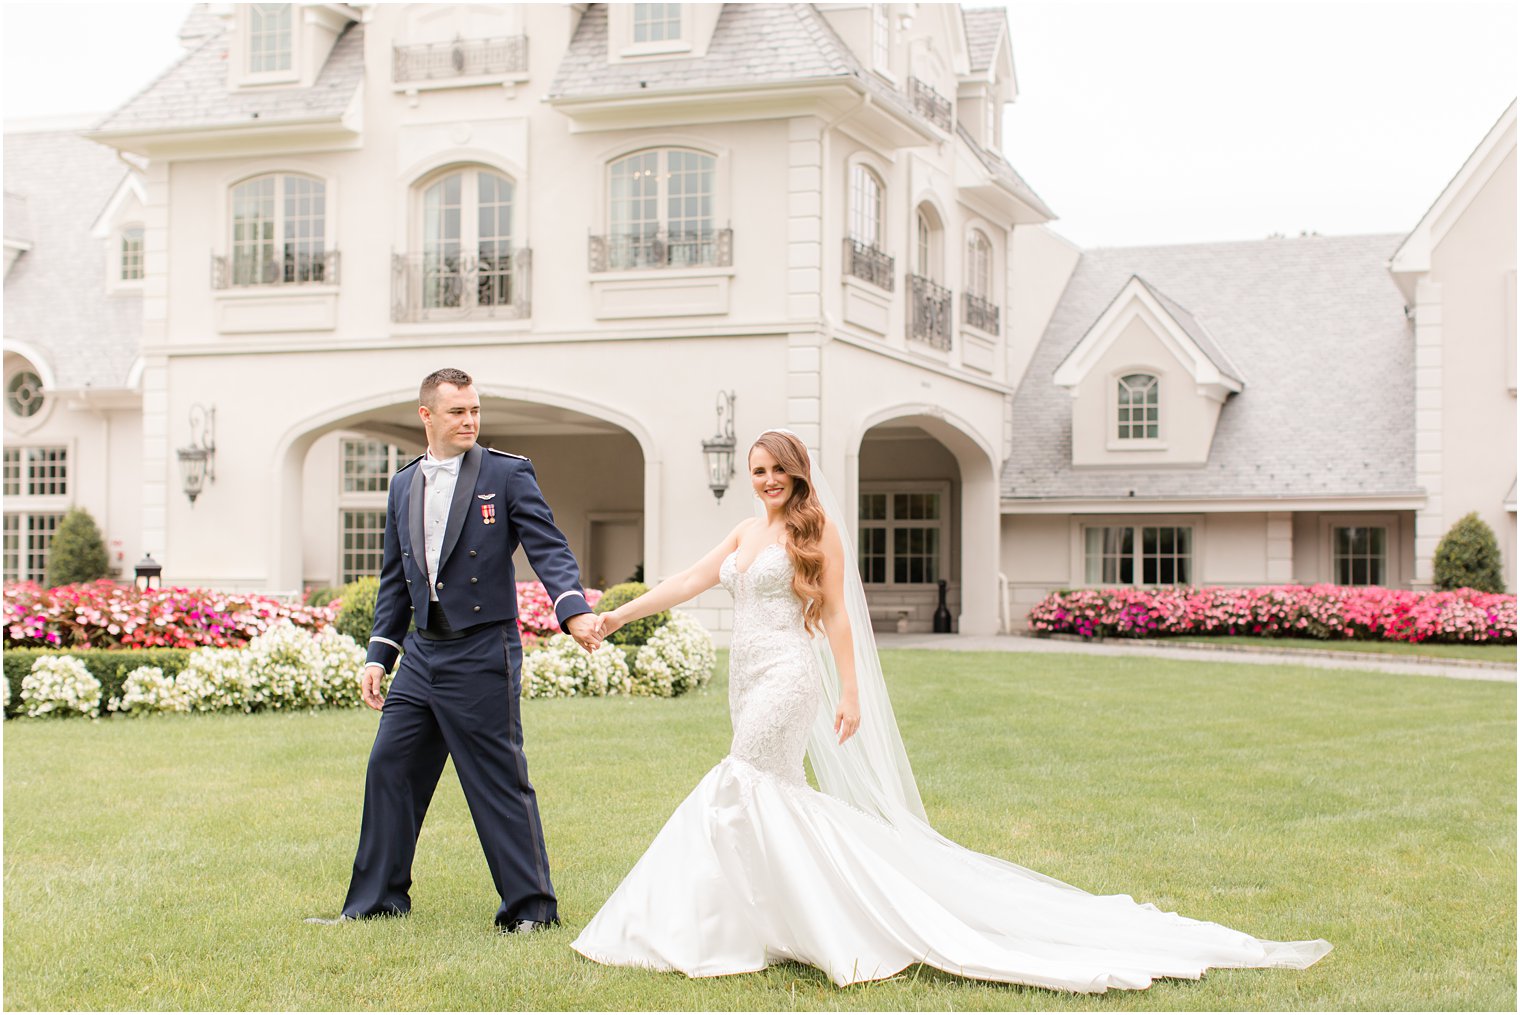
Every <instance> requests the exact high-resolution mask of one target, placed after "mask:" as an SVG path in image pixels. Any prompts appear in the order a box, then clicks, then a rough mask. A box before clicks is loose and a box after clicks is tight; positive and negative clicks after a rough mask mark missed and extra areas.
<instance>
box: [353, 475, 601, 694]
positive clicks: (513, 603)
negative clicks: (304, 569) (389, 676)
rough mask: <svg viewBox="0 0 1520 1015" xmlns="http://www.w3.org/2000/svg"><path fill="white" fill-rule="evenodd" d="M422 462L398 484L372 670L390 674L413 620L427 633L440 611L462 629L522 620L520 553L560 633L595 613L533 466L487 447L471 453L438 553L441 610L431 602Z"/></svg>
mask: <svg viewBox="0 0 1520 1015" xmlns="http://www.w3.org/2000/svg"><path fill="white" fill-rule="evenodd" d="M421 460H422V459H421V458H418V459H415V460H414V461H411V462H409V463H407V465H406V466H405V467H403V468H402V469H401V470H400V471H399V472H397V473H396V475H395V476H394V477H393V478H392V479H391V489H390V499H389V503H388V504H387V505H386V510H385V553H384V557H383V558H382V562H381V566H380V592H379V596H378V598H377V599H376V602H375V626H374V629H373V631H372V632H371V634H372V636H371V638H370V640H369V655H368V658H367V659H366V662H371V663H379V664H380V665H381V666H384V667H385V669H386V671H387V672H389V671H390V669H391V668H392V667H393V666H394V665H395V664H396V657H397V656H398V655H399V653H400V651H401V642H402V639H403V638H405V636H406V631H407V626H408V624H409V622H410V621H411V619H412V616H413V615H414V614H415V615H416V618H417V626H418V627H421V628H427V627H430V626H432V627H438V626H441V625H438V624H437V622H436V619H435V618H433V617H432V616H431V612H432V611H433V610H437V609H439V608H442V610H443V613H444V616H445V618H446V619H447V622H448V626H449V627H451V628H453V629H455V630H464V629H465V628H467V627H474V626H476V625H478V624H487V623H502V622H505V621H511V620H515V619H516V617H517V576H516V573H515V571H514V570H513V567H512V554H513V552H514V551H515V550H516V549H517V547H518V545H519V544H521V546H522V548H523V550H524V552H526V553H527V555H528V560H529V561H530V562H531V563H532V564H533V569H534V570H535V571H536V572H538V580H539V581H541V582H543V585H544V589H545V590H546V591H547V592H548V593H549V598H550V599H551V600H552V601H553V602H554V614H555V616H556V617H557V618H558V619H559V623H560V626H561V627H563V626H564V623H565V621H567V620H569V619H570V618H571V617H574V616H576V615H577V614H580V613H590V612H591V607H590V606H588V605H587V603H586V598H585V595H584V594H583V592H582V589H581V583H580V567H579V566H578V565H577V564H576V562H575V556H574V555H573V554H572V553H571V552H570V547H569V545H568V544H567V543H566V542H565V537H564V534H563V533H561V532H560V531H559V529H558V528H557V527H556V526H555V524H554V514H553V512H551V511H550V510H549V505H548V503H547V502H545V500H544V495H543V494H542V493H541V492H540V491H539V489H538V478H537V477H536V476H535V475H534V474H533V464H532V463H531V462H529V461H528V460H527V459H526V458H523V457H522V456H521V455H509V454H507V453H505V452H502V451H491V450H488V449H485V448H482V447H480V446H479V445H476V446H475V447H473V448H471V449H470V450H469V451H466V452H465V453H464V455H463V456H462V458H461V461H460V463H459V475H458V477H457V479H456V481H455V484H454V498H453V500H452V501H451V502H450V504H449V520H448V524H447V526H446V527H445V529H444V537H443V549H442V551H441V552H440V554H439V565H438V575H437V578H436V582H437V592H438V601H437V602H436V603H435V602H433V601H431V599H430V597H429V596H428V589H427V582H428V578H427V561H426V557H425V550H424V545H425V544H424V535H423V527H422V511H423V508H422V494H423V480H422V467H421V466H420V465H419V464H418V462H420V461H421Z"/></svg>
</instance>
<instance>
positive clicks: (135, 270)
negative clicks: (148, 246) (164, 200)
mask: <svg viewBox="0 0 1520 1015" xmlns="http://www.w3.org/2000/svg"><path fill="white" fill-rule="evenodd" d="M120 277H121V280H122V281H123V282H140V281H142V277H143V227H142V226H127V227H126V228H125V229H123V230H122V231H121V275H120Z"/></svg>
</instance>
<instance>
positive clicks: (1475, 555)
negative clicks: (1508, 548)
mask: <svg viewBox="0 0 1520 1015" xmlns="http://www.w3.org/2000/svg"><path fill="white" fill-rule="evenodd" d="M1432 564H1433V567H1434V569H1435V586H1436V588H1438V589H1477V590H1478V591H1479V592H1503V591H1504V568H1503V566H1502V565H1501V562H1500V557H1499V540H1497V539H1495V538H1494V530H1493V529H1491V528H1489V527H1488V523H1487V522H1485V521H1484V520H1483V519H1481V518H1479V517H1478V512H1476V511H1472V512H1469V513H1468V514H1466V515H1463V516H1462V517H1461V518H1459V519H1457V523H1456V524H1455V525H1453V526H1452V527H1451V528H1450V529H1449V530H1448V531H1447V533H1446V535H1444V536H1442V537H1441V542H1440V543H1439V544H1437V546H1436V556H1435V560H1434V561H1433V562H1432Z"/></svg>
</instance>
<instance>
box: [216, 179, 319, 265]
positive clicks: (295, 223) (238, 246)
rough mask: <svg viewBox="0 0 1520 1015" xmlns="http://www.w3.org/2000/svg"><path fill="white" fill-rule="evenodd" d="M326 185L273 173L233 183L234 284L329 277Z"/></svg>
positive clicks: (314, 180) (313, 180) (315, 180)
mask: <svg viewBox="0 0 1520 1015" xmlns="http://www.w3.org/2000/svg"><path fill="white" fill-rule="evenodd" d="M326 237H327V185H326V184H325V183H323V182H322V181H321V180H318V179H314V178H312V177H310V176H297V175H295V174H294V173H281V174H271V175H269V176H259V177H255V178H254V179H252V180H245V181H243V182H242V183H239V184H238V185H237V186H235V187H233V188H232V284H233V285H284V284H288V283H300V282H326V281H332V278H331V275H332V274H333V272H332V271H331V269H332V267H333V266H332V265H330V264H329V260H330V259H331V258H332V257H334V256H335V255H334V254H331V253H329V251H328V250H327V239H326Z"/></svg>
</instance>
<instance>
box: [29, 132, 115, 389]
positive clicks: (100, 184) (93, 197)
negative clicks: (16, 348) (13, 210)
mask: <svg viewBox="0 0 1520 1015" xmlns="http://www.w3.org/2000/svg"><path fill="white" fill-rule="evenodd" d="M126 175H127V170H126V167H125V166H123V165H122V164H121V162H120V161H119V160H118V159H117V158H116V153H115V152H113V151H112V150H111V149H109V148H107V147H105V146H104V145H98V144H95V143H94V142H93V141H86V140H85V139H84V138H82V137H80V136H79V135H78V134H77V133H76V132H74V131H52V132H48V133H15V134H7V135H5V186H6V189H7V190H8V191H10V192H12V193H14V194H16V195H17V196H19V197H22V198H25V199H26V204H27V208H28V212H29V215H30V219H31V223H30V226H31V236H30V239H31V241H32V249H31V250H28V251H27V252H26V253H24V254H22V255H21V257H20V259H19V260H18V261H17V262H16V265H15V267H13V268H12V269H11V272H10V274H9V275H7V276H6V277H5V338H6V341H7V342H25V343H26V344H28V345H31V346H35V347H36V348H37V349H38V350H40V351H41V352H42V354H43V355H45V356H46V357H47V358H48V362H49V364H50V365H51V366H52V368H53V371H54V374H55V376H56V380H57V384H58V386H59V387H63V388H82V387H85V386H92V387H97V388H118V387H122V386H124V385H125V384H126V378H127V373H128V371H129V370H130V369H131V367H132V362H133V361H134V360H135V359H136V358H137V354H138V349H139V347H140V345H141V338H142V297H141V295H139V294H137V293H123V294H118V295H108V294H107V293H106V278H105V272H106V250H105V243H106V241H105V240H100V239H96V238H95V237H93V236H91V235H90V227H91V226H92V225H93V224H94V222H95V219H96V217H97V216H99V214H100V211H101V209H102V208H103V207H104V206H105V203H106V201H107V200H108V199H109V198H110V196H111V195H112V194H113V193H114V192H115V191H116V188H117V187H118V186H120V184H121V182H122V180H123V179H124V178H125V177H126ZM10 196H11V195H10V194H9V193H8V194H7V195H6V199H7V200H6V204H7V207H9V205H10ZM7 224H8V223H7Z"/></svg>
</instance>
